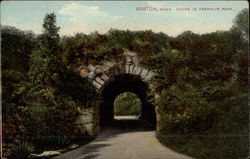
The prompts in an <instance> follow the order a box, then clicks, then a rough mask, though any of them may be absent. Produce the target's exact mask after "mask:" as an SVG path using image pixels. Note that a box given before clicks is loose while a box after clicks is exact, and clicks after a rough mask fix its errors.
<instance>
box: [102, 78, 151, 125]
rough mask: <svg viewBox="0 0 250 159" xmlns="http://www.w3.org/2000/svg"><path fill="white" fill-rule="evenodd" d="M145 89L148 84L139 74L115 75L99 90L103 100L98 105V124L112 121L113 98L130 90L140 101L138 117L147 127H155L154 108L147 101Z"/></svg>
mask: <svg viewBox="0 0 250 159" xmlns="http://www.w3.org/2000/svg"><path fill="white" fill-rule="evenodd" d="M147 91H148V85H147V84H146V83H145V82H143V81H142V80H141V79H140V77H139V76H134V75H130V74H123V75H118V76H116V77H115V78H114V79H113V81H111V82H109V84H107V85H106V86H105V87H104V88H103V90H102V92H101V96H102V99H103V102H102V103H101V105H100V122H101V123H100V124H101V125H102V124H104V125H105V124H109V123H112V121H113V119H114V100H115V98H116V97H117V96H118V95H119V94H121V93H124V92H132V93H134V94H136V95H137V96H138V97H139V99H140V100H141V103H142V104H141V105H142V107H141V116H140V119H141V120H143V121H144V123H145V124H147V125H148V126H149V127H155V110H154V107H153V105H152V104H150V103H149V101H148V97H147Z"/></svg>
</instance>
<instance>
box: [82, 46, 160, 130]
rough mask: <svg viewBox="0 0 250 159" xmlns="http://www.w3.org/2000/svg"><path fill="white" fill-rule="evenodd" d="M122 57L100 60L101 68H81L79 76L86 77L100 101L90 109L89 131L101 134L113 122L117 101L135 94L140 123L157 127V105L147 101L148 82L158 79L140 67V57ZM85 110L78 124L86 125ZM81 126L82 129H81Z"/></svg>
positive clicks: (129, 52) (131, 54)
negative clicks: (105, 126)
mask: <svg viewBox="0 0 250 159" xmlns="http://www.w3.org/2000/svg"><path fill="white" fill-rule="evenodd" d="M122 57H123V58H122V59H119V60H118V61H117V60H116V61H99V64H98V65H94V64H88V65H82V66H80V67H79V68H78V73H79V74H80V76H82V77H83V78H86V77H87V78H88V79H89V80H90V81H91V82H92V84H93V86H94V87H95V89H96V91H97V92H98V94H99V97H98V99H99V102H97V103H98V104H97V106H96V107H94V108H93V109H91V110H90V111H91V113H89V114H90V115H89V116H90V117H89V119H92V121H89V122H88V125H89V123H91V124H92V125H91V126H90V127H89V126H88V129H90V130H89V131H91V132H94V134H96V133H95V132H98V131H99V128H100V125H103V124H104V125H105V124H108V123H110V122H112V121H113V119H114V108H113V103H114V100H115V98H116V97H117V96H118V95H119V94H121V93H123V92H132V93H135V94H136V95H137V96H138V97H139V99H140V100H141V103H142V108H141V112H142V113H141V118H140V119H141V120H143V121H144V123H147V124H148V126H150V127H154V128H155V125H156V115H155V108H154V106H153V105H152V104H151V103H150V102H149V101H148V97H147V91H148V89H149V88H148V81H149V80H150V79H152V77H154V76H155V73H154V71H153V70H148V69H145V68H143V67H141V66H140V58H139V57H138V54H137V53H135V52H131V51H128V50H127V51H125V52H124V53H123V56H122ZM86 111H87V112H88V111H89V110H82V112H84V113H85V117H84V113H83V114H82V117H79V121H82V122H84V121H83V120H80V119H83V118H87V117H86V116H88V115H86V114H87V113H86ZM78 125H79V126H78V127H85V124H84V123H79V122H78ZM80 125H81V126H80Z"/></svg>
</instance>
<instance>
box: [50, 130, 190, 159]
mask: <svg viewBox="0 0 250 159" xmlns="http://www.w3.org/2000/svg"><path fill="white" fill-rule="evenodd" d="M54 159H190V157H187V156H185V155H182V154H179V153H177V152H175V151H173V150H171V149H169V148H167V147H165V146H163V145H162V144H161V143H160V142H159V141H158V140H157V138H156V137H155V131H152V130H135V129H133V130H131V129H127V128H125V129H124V127H123V128H114V127H109V128H105V129H103V130H102V132H101V133H100V135H98V137H97V138H96V139H95V140H93V141H92V142H91V143H89V144H87V145H84V146H82V147H79V148H78V149H75V150H73V151H70V152H67V153H65V154H62V155H60V156H57V157H55V158H54Z"/></svg>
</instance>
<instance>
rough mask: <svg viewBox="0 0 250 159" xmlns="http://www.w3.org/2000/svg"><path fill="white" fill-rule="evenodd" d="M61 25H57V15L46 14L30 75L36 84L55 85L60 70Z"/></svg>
mask: <svg viewBox="0 0 250 159" xmlns="http://www.w3.org/2000/svg"><path fill="white" fill-rule="evenodd" d="M58 32H59V27H57V26H56V15H55V14H54V13H51V14H46V16H45V18H44V24H43V34H42V35H40V36H39V37H38V42H37V46H36V49H35V50H34V51H33V52H32V54H31V66H30V70H29V76H30V79H31V82H33V84H35V85H36V86H38V85H40V86H42V87H43V86H45V85H54V84H55V83H56V80H58V73H59V72H60V69H59V65H60V58H59V56H58V54H59V49H60V48H59V34H58Z"/></svg>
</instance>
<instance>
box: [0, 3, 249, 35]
mask: <svg viewBox="0 0 250 159" xmlns="http://www.w3.org/2000/svg"><path fill="white" fill-rule="evenodd" d="M143 7H144V8H145V9H146V10H144V11H143V10H142V9H143ZM148 7H149V8H148ZM151 8H154V9H153V10H151ZM161 8H166V9H165V11H162V10H161ZM181 8H186V10H183V9H181ZM194 8H196V10H193V9H194ZM202 8H203V9H202ZM204 8H210V9H216V8H219V10H204ZM222 8H229V9H227V10H223V9H222ZM244 8H248V2H247V1H9V0H8V1H3V2H1V25H10V26H14V27H16V28H18V29H22V30H32V31H33V32H34V33H36V34H40V33H42V24H43V18H44V16H45V14H46V13H52V12H54V13H55V14H56V16H57V26H59V27H61V29H60V35H74V34H75V33H78V32H82V33H85V34H89V33H91V32H94V31H98V32H99V33H106V32H107V31H108V30H109V29H110V28H113V29H122V30H127V29H129V30H152V31H154V32H164V33H166V34H168V35H170V36H176V35H178V34H180V33H182V32H184V31H188V30H190V31H192V32H194V33H198V34H203V33H208V32H214V31H218V30H228V29H230V27H231V26H232V24H233V19H234V17H235V16H236V15H237V14H238V13H239V12H240V11H241V10H242V9H244ZM169 9H171V10H169ZM177 9H178V10H177ZM188 9H189V10H188ZM150 10H151V11H150Z"/></svg>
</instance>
